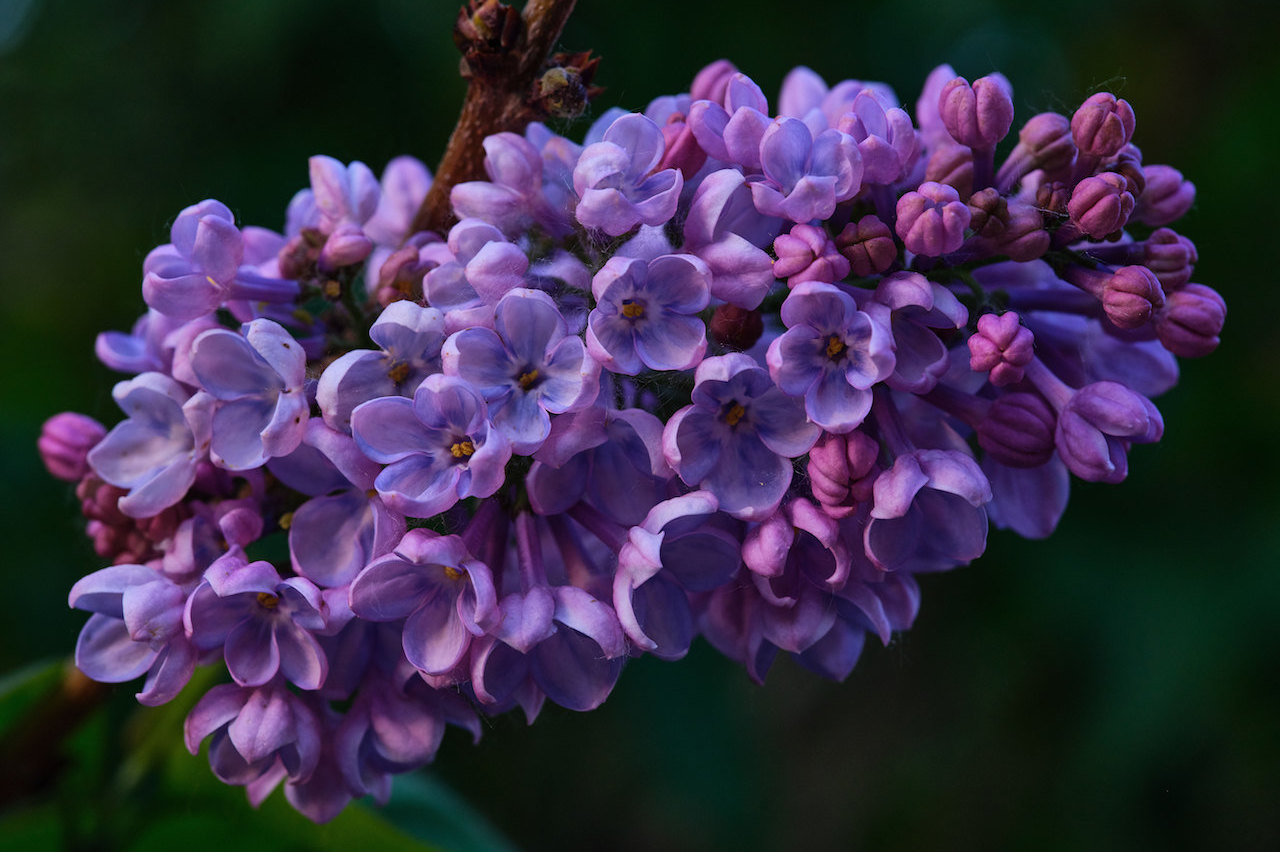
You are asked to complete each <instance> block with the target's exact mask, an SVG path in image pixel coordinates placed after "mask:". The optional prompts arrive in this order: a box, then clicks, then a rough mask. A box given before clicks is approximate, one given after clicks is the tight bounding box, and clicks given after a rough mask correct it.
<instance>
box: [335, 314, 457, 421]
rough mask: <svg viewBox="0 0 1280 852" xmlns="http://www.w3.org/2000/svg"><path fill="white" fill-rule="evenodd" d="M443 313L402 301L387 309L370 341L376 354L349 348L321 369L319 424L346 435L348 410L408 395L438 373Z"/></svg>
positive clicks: (375, 324)
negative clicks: (371, 402)
mask: <svg viewBox="0 0 1280 852" xmlns="http://www.w3.org/2000/svg"><path fill="white" fill-rule="evenodd" d="M444 325H445V320H444V314H442V313H441V312H440V311H438V310H436V309H435V308H424V307H422V306H421V305H416V304H414V303H413V302H410V301H407V300H401V301H398V302H392V303H391V304H390V305H388V306H387V307H386V308H385V309H384V310H383V311H382V313H381V314H379V315H378V319H377V320H376V321H375V322H374V324H373V326H372V327H371V328H370V329H369V337H370V338H372V339H373V342H374V343H376V344H378V345H379V346H381V347H382V349H381V351H375V350H371V349H353V350H351V351H350V352H347V353H345V354H344V355H342V356H341V357H339V358H338V359H337V360H336V361H334V362H333V363H332V364H330V365H329V366H328V367H326V368H325V371H324V374H323V375H321V376H320V383H319V384H318V385H317V386H316V402H317V403H318V404H319V405H320V413H321V414H322V415H323V416H324V421H325V422H326V423H328V424H329V425H330V426H332V427H333V428H334V429H337V430H339V431H342V432H350V431H351V411H352V410H353V409H354V408H355V407H356V406H357V405H359V404H360V403H362V402H367V401H368V400H371V399H377V398H379V397H388V396H411V395H412V394H413V392H414V391H415V390H417V388H418V385H420V384H421V383H422V380H423V379H425V378H426V377H427V376H428V375H430V374H432V373H438V372H439V371H440V363H441V362H440V347H441V346H442V345H443V344H444V338H445V332H444Z"/></svg>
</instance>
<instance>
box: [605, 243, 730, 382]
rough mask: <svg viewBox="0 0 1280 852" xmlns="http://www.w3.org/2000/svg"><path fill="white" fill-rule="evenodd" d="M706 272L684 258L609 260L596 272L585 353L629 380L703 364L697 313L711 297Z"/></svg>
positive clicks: (690, 257) (691, 259) (704, 339)
mask: <svg viewBox="0 0 1280 852" xmlns="http://www.w3.org/2000/svg"><path fill="white" fill-rule="evenodd" d="M710 285H711V270H710V269H708V268H707V265H706V264H705V263H703V262H702V261H701V260H699V259H698V258H696V257H694V256H693V255H689V254H667V255H662V256H660V257H656V258H654V259H653V260H651V261H649V262H648V263H645V261H643V260H639V259H637V258H627V257H612V258H610V259H609V262H608V263H606V264H605V265H604V267H603V268H602V269H601V270H600V271H599V272H597V273H596V276H595V278H594V279H593V280H592V282H591V292H592V295H593V296H595V299H596V307H595V309H594V310H593V311H592V312H591V315H590V316H589V317H588V318H587V349H588V351H590V352H591V355H592V357H594V358H595V359H596V360H597V361H599V362H600V364H601V365H602V366H604V367H605V368H606V369H608V370H611V371H612V372H615V373H624V374H626V375H631V376H634V375H635V374H637V373H639V372H640V370H641V369H642V368H644V367H648V368H649V369H650V370H687V369H690V368H691V367H693V366H695V365H696V364H697V363H698V362H699V361H701V360H702V354H703V353H704V352H705V351H706V348H707V329H706V325H705V324H704V323H703V321H702V319H701V318H699V317H698V312H699V311H701V310H702V309H703V308H705V307H706V306H707V303H708V302H709V301H710V298H711V290H710Z"/></svg>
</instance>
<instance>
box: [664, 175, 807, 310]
mask: <svg viewBox="0 0 1280 852" xmlns="http://www.w3.org/2000/svg"><path fill="white" fill-rule="evenodd" d="M749 187H750V184H748V183H747V180H746V178H745V177H743V175H742V172H740V171H738V170H737V169H721V170H719V171H716V172H712V173H711V174H709V175H707V177H706V178H704V179H703V181H702V183H701V184H699V186H698V189H697V191H696V192H695V193H694V195H693V202H692V203H691V204H690V207H689V215H688V218H686V219H685V223H684V247H683V250H684V251H686V252H689V253H691V254H696V255H697V256H698V257H700V258H702V260H703V261H705V262H706V264H707V266H708V267H709V268H710V269H711V275H712V278H711V295H712V296H714V297H715V298H717V299H723V300H724V301H726V302H729V303H730V304H733V305H737V306H738V307H740V308H747V309H753V308H756V307H758V306H759V305H760V303H761V302H762V301H764V297H765V294H767V293H768V292H769V288H770V287H772V286H773V283H774V281H775V280H776V279H775V278H774V277H773V259H772V258H771V257H769V255H768V253H767V252H765V251H764V250H763V247H764V246H767V245H768V244H769V243H771V242H772V241H773V238H774V237H776V236H777V235H778V232H779V231H780V230H781V229H782V220H781V219H779V218H777V217H774V216H765V215H763V214H761V213H760V212H759V211H758V210H756V206H755V203H754V202H753V201H752V195H751V190H750V188H749Z"/></svg>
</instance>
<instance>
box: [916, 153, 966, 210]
mask: <svg viewBox="0 0 1280 852" xmlns="http://www.w3.org/2000/svg"><path fill="white" fill-rule="evenodd" d="M924 179H925V180H926V181H933V182H934V183H945V184H947V185H948V186H952V187H955V190H956V192H958V193H959V195H960V197H961V198H968V197H969V196H970V195H971V194H973V152H972V151H970V150H969V149H968V148H966V147H964V146H963V145H944V146H942V147H941V148H939V149H938V150H936V151H934V152H933V154H932V155H930V157H929V162H928V164H927V165H926V166H925V171H924Z"/></svg>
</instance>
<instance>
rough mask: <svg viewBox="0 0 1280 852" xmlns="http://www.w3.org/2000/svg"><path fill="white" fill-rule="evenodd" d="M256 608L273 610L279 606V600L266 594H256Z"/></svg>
mask: <svg viewBox="0 0 1280 852" xmlns="http://www.w3.org/2000/svg"><path fill="white" fill-rule="evenodd" d="M258 606H260V607H262V608H263V609H275V608H276V607H278V606H280V599H279V598H278V597H276V596H275V595H273V594H269V593H267V592H258Z"/></svg>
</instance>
